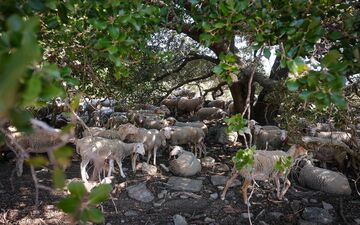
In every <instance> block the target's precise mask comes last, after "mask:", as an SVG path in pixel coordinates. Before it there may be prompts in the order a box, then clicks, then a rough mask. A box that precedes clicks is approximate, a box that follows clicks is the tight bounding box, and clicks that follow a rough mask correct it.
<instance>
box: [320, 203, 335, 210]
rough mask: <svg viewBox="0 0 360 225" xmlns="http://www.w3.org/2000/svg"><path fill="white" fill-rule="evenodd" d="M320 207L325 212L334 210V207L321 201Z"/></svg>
mask: <svg viewBox="0 0 360 225" xmlns="http://www.w3.org/2000/svg"><path fill="white" fill-rule="evenodd" d="M322 205H323V208H324V209H325V210H333V209H334V206H332V205H331V204H329V203H327V202H324V201H322Z"/></svg>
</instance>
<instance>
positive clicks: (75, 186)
mask: <svg viewBox="0 0 360 225" xmlns="http://www.w3.org/2000/svg"><path fill="white" fill-rule="evenodd" d="M68 189H69V191H70V193H71V195H73V196H75V197H77V198H79V199H81V198H82V197H83V196H84V194H85V193H86V189H85V186H84V183H83V182H77V181H73V182H71V183H70V184H68Z"/></svg>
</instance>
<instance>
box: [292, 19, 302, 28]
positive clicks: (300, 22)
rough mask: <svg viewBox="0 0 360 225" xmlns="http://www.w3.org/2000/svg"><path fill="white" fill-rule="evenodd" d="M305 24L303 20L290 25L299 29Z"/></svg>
mask: <svg viewBox="0 0 360 225" xmlns="http://www.w3.org/2000/svg"><path fill="white" fill-rule="evenodd" d="M304 22H305V20H304V19H299V20H294V21H292V22H291V23H290V26H292V27H300V26H301V25H302V24H303V23H304Z"/></svg>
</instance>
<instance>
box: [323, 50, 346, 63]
mask: <svg viewBox="0 0 360 225" xmlns="http://www.w3.org/2000/svg"><path fill="white" fill-rule="evenodd" d="M340 57H341V54H340V52H339V51H337V50H331V51H330V52H328V53H327V54H326V55H325V57H324V58H323V59H322V60H321V63H322V64H324V65H325V66H326V67H330V66H331V65H332V64H336V63H338V61H339V59H340Z"/></svg>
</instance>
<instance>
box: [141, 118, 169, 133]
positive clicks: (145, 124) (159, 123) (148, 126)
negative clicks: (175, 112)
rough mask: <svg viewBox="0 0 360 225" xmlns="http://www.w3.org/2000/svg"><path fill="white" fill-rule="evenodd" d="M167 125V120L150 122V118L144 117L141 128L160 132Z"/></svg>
mask: <svg viewBox="0 0 360 225" xmlns="http://www.w3.org/2000/svg"><path fill="white" fill-rule="evenodd" d="M168 125H169V123H168V121H167V120H152V119H150V118H147V117H145V119H144V121H143V123H142V124H141V127H143V128H146V129H157V130H160V129H162V128H164V127H167V126H168Z"/></svg>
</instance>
